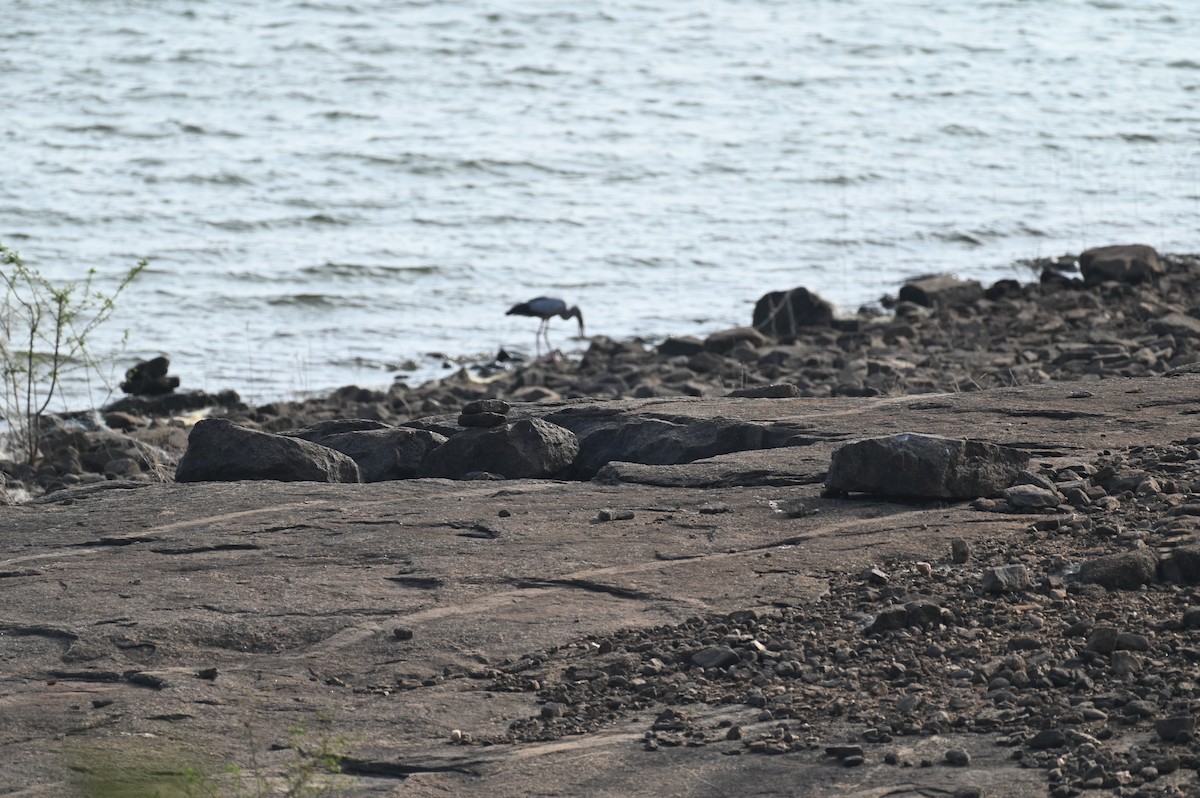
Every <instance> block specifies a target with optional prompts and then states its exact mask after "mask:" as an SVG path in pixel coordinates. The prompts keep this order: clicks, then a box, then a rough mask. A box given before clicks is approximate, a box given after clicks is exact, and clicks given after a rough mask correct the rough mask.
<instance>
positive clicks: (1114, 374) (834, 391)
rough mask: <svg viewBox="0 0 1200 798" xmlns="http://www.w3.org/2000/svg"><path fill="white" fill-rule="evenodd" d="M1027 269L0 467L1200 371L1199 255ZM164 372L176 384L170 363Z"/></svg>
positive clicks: (774, 311) (42, 486)
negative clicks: (327, 425)
mask: <svg viewBox="0 0 1200 798" xmlns="http://www.w3.org/2000/svg"><path fill="white" fill-rule="evenodd" d="M1027 265H1028V266H1029V267H1030V269H1031V271H1037V272H1040V278H1039V280H1038V281H1037V282H1034V283H1028V284H1023V285H1022V284H1019V283H1017V282H1015V281H1012V280H1002V281H1000V282H997V283H995V284H994V285H992V286H990V287H986V288H985V287H983V286H981V285H980V284H979V283H978V282H976V281H972V280H962V279H958V278H955V277H952V276H946V275H940V276H932V277H928V278H924V279H918V280H914V281H911V282H910V283H908V284H905V285H904V286H902V288H901V290H900V291H899V293H898V296H897V297H884V298H883V300H882V304H883V305H884V306H885V307H887V308H888V309H889V311H890V312H883V311H880V310H878V309H869V308H863V309H861V310H860V311H859V313H858V314H856V315H855V316H853V317H850V318H840V319H839V318H835V316H834V313H833V309H832V307H830V306H829V305H828V303H826V302H825V301H824V300H822V299H820V297H818V296H816V295H815V294H812V293H810V292H809V291H807V290H806V289H804V288H794V289H791V290H790V291H782V292H773V293H770V294H767V295H765V296H764V297H763V298H762V299H761V300H760V301H759V303H758V305H757V306H756V309H755V316H754V319H753V320H752V324H750V325H747V326H746V327H741V328H735V329H731V330H726V331H722V332H718V333H714V334H712V335H709V336H708V337H707V338H705V339H703V340H701V339H698V338H691V337H682V338H668V339H666V340H665V341H662V342H661V343H659V344H658V345H657V346H652V347H651V346H647V345H644V344H643V343H640V342H638V341H615V340H612V339H608V338H603V337H597V338H593V339H591V340H590V343H589V346H588V348H587V350H586V352H584V354H583V356H582V357H581V359H580V360H578V361H570V360H565V359H563V358H557V359H555V360H551V361H545V360H542V361H538V362H534V363H520V362H514V361H511V360H507V359H505V358H507V356H506V355H504V354H503V353H502V354H501V358H500V359H498V360H496V361H494V362H492V363H488V364H481V365H477V366H474V367H469V368H468V367H464V368H462V369H460V370H459V371H458V372H457V373H455V374H454V375H452V376H450V377H448V378H446V379H443V380H438V381H434V382H430V383H427V384H424V385H421V386H417V387H410V386H407V385H405V384H403V383H396V384H395V385H393V386H392V387H391V388H390V389H389V390H387V391H378V390H368V389H363V388H359V387H357V386H346V387H344V388H341V389H339V390H337V391H334V392H332V393H330V394H329V395H327V396H322V397H314V398H309V399H304V400H298V401H291V402H272V403H268V404H264V405H260V406H257V407H251V406H248V405H246V404H244V403H242V402H241V400H240V399H239V397H238V396H237V395H236V394H235V393H233V392H232V391H226V392H222V393H220V394H206V393H204V392H197V391H184V392H179V393H174V392H170V393H163V394H158V395H152V396H137V395H131V396H127V397H126V398H124V399H122V400H119V401H117V402H114V403H113V404H111V405H109V406H107V407H105V408H104V409H103V410H102V411H101V417H102V418H103V421H104V425H103V426H98V425H97V419H95V418H93V417H90V416H88V415H86V414H79V415H77V416H75V417H74V418H69V419H60V420H59V421H60V423H59V425H58V427H57V429H55V430H53V431H52V432H51V433H50V435H49V436H48V440H47V445H46V449H47V451H48V452H49V454H48V456H47V458H46V460H47V462H46V463H44V464H43V465H42V466H41V468H40V469H38V470H37V471H34V470H31V469H29V468H28V467H24V466H22V465H19V464H15V463H11V462H0V471H3V473H4V474H5V476H6V478H7V481H8V482H9V483H10V487H12V488H19V487H24V488H26V489H31V490H32V491H33V492H34V493H35V495H36V494H37V493H41V492H44V491H52V490H55V489H60V488H63V487H69V486H72V485H78V484H92V483H95V482H99V481H103V480H106V479H130V480H145V481H161V480H169V479H171V478H172V477H173V475H174V469H175V467H176V465H177V464H178V460H179V457H181V456H182V453H183V452H184V450H185V449H186V447H187V434H188V431H189V429H190V427H191V425H192V424H194V423H195V421H196V420H197V419H198V418H201V417H214V416H215V417H222V418H228V419H229V420H231V421H233V422H235V423H237V424H238V425H241V426H246V427H248V428H251V429H257V430H261V431H264V432H271V433H278V432H286V431H291V430H299V429H302V428H305V427H309V426H312V425H314V424H317V423H319V422H323V421H336V420H342V419H364V420H370V421H377V422H380V423H381V424H386V425H390V426H401V425H408V424H411V423H413V422H415V421H417V420H418V419H425V418H428V417H435V416H453V415H457V414H458V412H459V411H460V409H461V408H462V407H463V406H465V405H467V404H469V403H471V402H476V401H481V400H489V399H499V400H504V401H506V402H509V403H514V404H518V403H520V404H524V403H537V404H553V403H556V402H563V401H567V400H584V399H586V400H597V399H623V398H660V397H673V396H690V397H719V396H733V395H741V396H800V397H826V396H863V397H875V396H900V395H912V394H924V393H943V392H950V393H957V392H969V391H977V390H985V389H988V388H995V387H1012V386H1018V385H1030V384H1042V383H1047V382H1052V381H1065V380H1077V381H1081V382H1088V381H1092V380H1100V379H1111V378H1118V377H1140V376H1150V375H1161V374H1165V373H1168V372H1170V371H1171V370H1172V369H1176V368H1181V367H1187V366H1188V365H1189V364H1192V363H1194V362H1197V361H1200V256H1196V255H1162V256H1159V255H1158V254H1157V253H1155V252H1154V251H1153V250H1152V249H1150V248H1149V247H1143V246H1138V245H1130V246H1120V247H1107V248H1100V249H1097V250H1092V251H1089V252H1088V253H1084V254H1083V255H1082V256H1078V257H1076V256H1063V257H1060V258H1053V259H1045V260H1042V261H1037V262H1030V263H1029V264H1027ZM143 365H147V364H143ZM133 371H136V369H131V373H132V372H133ZM161 372H162V373H161V374H158V372H155V373H156V374H158V377H159V378H162V379H174V378H168V377H166V366H165V365H162V366H161ZM177 382H178V381H177V380H175V383H172V387H173V386H174V384H176V383H177ZM451 426H452V427H454V425H453V424H452V425H451Z"/></svg>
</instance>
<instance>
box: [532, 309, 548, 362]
mask: <svg viewBox="0 0 1200 798" xmlns="http://www.w3.org/2000/svg"><path fill="white" fill-rule="evenodd" d="M545 328H546V320H545V319H542V323H541V324H539V325H538V329H537V332H536V333H534V334H533V345H534V349H535V351H536V352H537V359H538V360H541V359H542V330H544V329H545Z"/></svg>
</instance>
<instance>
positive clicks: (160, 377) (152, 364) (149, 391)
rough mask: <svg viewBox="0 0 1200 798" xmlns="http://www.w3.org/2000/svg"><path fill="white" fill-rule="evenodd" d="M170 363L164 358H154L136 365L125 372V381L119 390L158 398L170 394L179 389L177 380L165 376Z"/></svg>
mask: <svg viewBox="0 0 1200 798" xmlns="http://www.w3.org/2000/svg"><path fill="white" fill-rule="evenodd" d="M170 366H171V361H170V360H168V359H167V358H165V357H156V358H154V359H153V360H146V361H143V362H141V363H138V364H137V365H135V366H134V367H133V368H131V369H129V370H128V371H126V372H125V381H124V382H122V383H121V390H122V391H124V392H125V393H128V394H133V395H135V396H158V395H159V394H164V393H171V392H172V391H174V390H175V389H176V388H178V387H179V378H178V377H170V376H168V375H167V369H168V368H170Z"/></svg>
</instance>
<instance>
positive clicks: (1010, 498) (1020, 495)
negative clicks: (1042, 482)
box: [1004, 485, 1063, 510]
mask: <svg viewBox="0 0 1200 798" xmlns="http://www.w3.org/2000/svg"><path fill="white" fill-rule="evenodd" d="M1004 500H1005V501H1006V502H1008V506H1009V507H1012V508H1013V509H1014V510H1042V509H1046V508H1053V507H1057V506H1058V505H1059V504H1060V503H1061V502H1062V501H1063V496H1062V494H1061V493H1059V492H1058V491H1056V490H1053V489H1047V488H1043V487H1039V486H1038V485H1013V486H1012V487H1011V488H1005V490H1004Z"/></svg>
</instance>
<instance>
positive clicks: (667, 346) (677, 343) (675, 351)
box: [658, 335, 704, 357]
mask: <svg viewBox="0 0 1200 798" xmlns="http://www.w3.org/2000/svg"><path fill="white" fill-rule="evenodd" d="M703 351H704V342H703V341H701V340H700V339H699V338H696V337H694V336H691V335H684V336H680V337H671V338H668V339H667V340H665V341H663V342H662V343H661V344H659V345H658V354H660V355H662V356H663V357H676V356H678V355H683V356H684V357H691V356H692V355H695V354H699V353H700V352H703Z"/></svg>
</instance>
